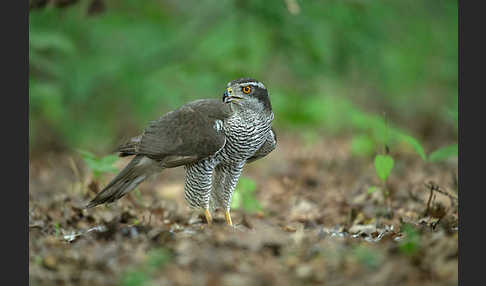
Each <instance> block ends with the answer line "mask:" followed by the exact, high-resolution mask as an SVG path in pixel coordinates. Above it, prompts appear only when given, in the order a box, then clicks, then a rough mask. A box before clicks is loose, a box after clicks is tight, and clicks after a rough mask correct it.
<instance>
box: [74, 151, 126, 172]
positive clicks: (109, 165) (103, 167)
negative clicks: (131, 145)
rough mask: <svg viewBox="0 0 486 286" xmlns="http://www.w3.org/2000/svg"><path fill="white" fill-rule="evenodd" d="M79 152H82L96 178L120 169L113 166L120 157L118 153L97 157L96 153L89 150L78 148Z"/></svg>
mask: <svg viewBox="0 0 486 286" xmlns="http://www.w3.org/2000/svg"><path fill="white" fill-rule="evenodd" d="M78 152H79V153H80V154H81V157H82V158H83V160H84V162H85V163H86V165H88V167H89V168H90V169H91V170H92V171H93V175H94V176H95V178H99V177H100V176H101V175H102V174H105V173H114V172H116V171H117V170H118V169H117V168H116V167H115V166H113V164H115V163H116V161H118V159H119V158H118V156H116V155H108V156H104V157H96V155H94V154H93V153H91V152H88V151H84V150H78Z"/></svg>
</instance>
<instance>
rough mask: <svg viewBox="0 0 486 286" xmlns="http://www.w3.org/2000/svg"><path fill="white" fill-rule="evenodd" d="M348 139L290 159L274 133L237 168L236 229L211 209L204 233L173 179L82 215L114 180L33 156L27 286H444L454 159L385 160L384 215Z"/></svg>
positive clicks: (287, 142)
mask: <svg viewBox="0 0 486 286" xmlns="http://www.w3.org/2000/svg"><path fill="white" fill-rule="evenodd" d="M351 141H352V140H350V139H347V138H338V139H333V140H330V139H329V140H326V141H325V142H315V143H313V145H312V146H311V147H305V148H302V147H301V146H303V143H302V142H301V141H299V139H296V138H295V137H294V136H291V135H287V136H286V135H285V134H284V135H282V136H281V139H279V146H278V148H277V149H276V150H275V152H273V153H272V154H271V155H269V156H268V158H265V159H263V160H260V161H258V162H255V163H252V164H249V165H248V166H247V167H246V168H245V171H244V174H243V176H244V178H245V179H244V181H245V180H246V182H244V183H243V185H242V186H241V187H242V188H241V189H240V191H241V192H242V193H241V195H240V201H239V202H238V206H239V207H238V208H235V209H234V210H232V216H233V222H234V223H235V227H234V228H230V227H227V226H226V225H225V224H224V215H223V214H222V213H220V212H218V213H215V214H214V218H215V220H214V224H213V225H212V226H208V225H207V224H206V222H205V219H204V216H202V215H201V214H200V213H198V212H195V211H193V210H190V209H189V208H188V207H187V205H186V203H185V201H184V197H183V176H184V173H183V170H182V169H171V170H167V171H165V172H164V173H162V174H161V175H159V176H158V177H157V178H155V179H152V180H149V181H147V182H146V183H144V184H142V185H141V186H140V189H139V190H140V192H138V193H137V194H135V193H133V194H129V195H127V196H126V197H124V198H123V199H121V200H120V201H118V202H115V203H113V204H111V205H108V206H101V207H97V208H94V209H89V210H84V209H82V208H81V206H82V205H83V203H85V202H86V201H87V200H88V199H89V198H90V197H92V196H93V195H94V193H93V192H96V191H99V188H98V187H97V186H103V185H105V184H106V183H107V181H108V180H109V179H110V178H111V176H113V174H107V175H102V176H98V175H97V176H96V177H94V176H93V175H92V172H91V171H90V169H89V167H88V166H86V165H85V164H84V162H83V160H82V158H79V156H77V155H76V154H46V155H45V156H47V158H46V157H43V158H38V159H35V158H34V159H33V160H32V161H31V162H30V178H29V184H30V190H29V261H30V264H29V280H30V284H31V285H56V284H62V285H208V284H211V285H322V284H326V285H416V284H424V285H456V284H457V281H458V270H457V261H458V212H457V209H458V200H457V190H456V189H455V188H456V187H457V184H456V183H455V180H456V178H455V177H454V176H457V175H456V174H457V162H454V161H451V160H449V161H447V162H445V163H440V164H439V163H437V164H430V163H428V162H424V161H423V160H422V159H421V158H420V157H418V156H412V155H410V156H409V155H407V154H406V155H402V156H399V157H396V158H395V159H396V160H395V164H394V167H393V169H394V170H393V172H392V173H391V174H389V177H388V178H387V189H389V190H390V197H391V212H388V211H387V206H386V205H385V201H384V199H383V196H382V195H381V194H380V193H381V192H380V191H373V192H369V189H370V188H371V187H373V186H379V185H380V183H381V182H380V178H378V177H377V176H376V172H375V165H374V160H373V158H374V157H373V154H370V155H369V156H368V157H364V158H363V157H354V156H352V142H351ZM395 152H396V150H395ZM120 161H121V162H117V163H116V166H117V167H118V168H119V167H120V166H122V165H123V163H125V162H124V161H122V160H120ZM110 163H111V161H110ZM451 174H452V175H451ZM90 185H91V186H92V187H91V188H92V189H93V190H94V191H93V190H90V187H89V186H90ZM253 196H254V199H255V200H257V203H254V202H252V201H247V202H245V201H243V200H247V199H248V200H251V198H252V197H253ZM245 206H246V207H245ZM254 206H258V207H254Z"/></svg>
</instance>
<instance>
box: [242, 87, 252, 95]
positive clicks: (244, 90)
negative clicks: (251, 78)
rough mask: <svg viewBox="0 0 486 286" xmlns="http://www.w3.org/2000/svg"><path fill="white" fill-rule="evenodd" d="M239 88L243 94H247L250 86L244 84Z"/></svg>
mask: <svg viewBox="0 0 486 286" xmlns="http://www.w3.org/2000/svg"><path fill="white" fill-rule="evenodd" d="M241 90H242V91H243V92H244V93H245V94H249V93H250V92H251V87H249V86H244V87H242V88H241Z"/></svg>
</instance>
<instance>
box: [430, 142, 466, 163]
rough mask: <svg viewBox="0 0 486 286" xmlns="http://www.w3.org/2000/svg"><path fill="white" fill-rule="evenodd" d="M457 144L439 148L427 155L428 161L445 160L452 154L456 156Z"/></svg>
mask: <svg viewBox="0 0 486 286" xmlns="http://www.w3.org/2000/svg"><path fill="white" fill-rule="evenodd" d="M458 152H459V146H458V145H457V144H452V145H449V146H445V147H442V148H439V149H437V150H435V151H434V152H432V153H431V154H430V155H429V161H431V162H438V161H442V160H445V159H447V158H449V157H452V156H457V155H458V154H459V153H458Z"/></svg>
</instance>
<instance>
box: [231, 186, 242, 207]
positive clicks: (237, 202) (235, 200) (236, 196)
mask: <svg viewBox="0 0 486 286" xmlns="http://www.w3.org/2000/svg"><path fill="white" fill-rule="evenodd" d="M231 208H232V209H235V210H237V209H239V208H241V194H240V192H238V190H235V192H234V193H233V197H232V198H231Z"/></svg>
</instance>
